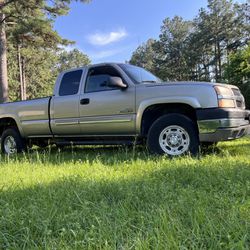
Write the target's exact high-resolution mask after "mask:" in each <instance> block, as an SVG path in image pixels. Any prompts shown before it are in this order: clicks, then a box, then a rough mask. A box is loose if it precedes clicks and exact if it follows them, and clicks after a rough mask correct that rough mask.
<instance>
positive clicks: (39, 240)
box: [0, 138, 250, 250]
mask: <svg viewBox="0 0 250 250" xmlns="http://www.w3.org/2000/svg"><path fill="white" fill-rule="evenodd" d="M0 162H1V166H0V249H152V250H154V249H249V246H250V138H245V139H242V140H238V141H234V142H226V143H220V144H219V145H218V147H217V148H215V149H211V150H210V152H208V153H206V154H203V155H202V156H201V158H200V159H194V158H190V157H182V158H175V159H172V160H171V159H168V158H166V157H155V156H150V155H149V154H148V153H147V152H146V151H145V150H144V148H141V147H138V148H136V149H135V150H134V149H129V148H121V147H85V148H80V147H78V148H73V149H71V148H68V149H65V150H63V151H61V152H60V151H57V149H56V148H51V149H47V150H39V151H36V150H34V151H32V152H30V153H29V154H26V155H21V156H18V157H14V158H8V157H4V156H1V159H0Z"/></svg>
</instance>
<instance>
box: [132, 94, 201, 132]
mask: <svg viewBox="0 0 250 250" xmlns="http://www.w3.org/2000/svg"><path fill="white" fill-rule="evenodd" d="M168 103H169V104H170V103H181V104H187V105H189V106H191V107H193V108H194V109H198V108H201V104H200V103H199V101H198V100H197V99H196V98H194V97H189V96H186V97H185V96H171V97H167V98H166V97H160V98H151V99H148V100H145V101H143V102H141V103H140V105H139V107H138V110H137V114H136V133H137V134H140V132H141V122H142V116H143V113H144V111H145V110H146V109H147V108H148V107H150V106H152V105H155V104H168Z"/></svg>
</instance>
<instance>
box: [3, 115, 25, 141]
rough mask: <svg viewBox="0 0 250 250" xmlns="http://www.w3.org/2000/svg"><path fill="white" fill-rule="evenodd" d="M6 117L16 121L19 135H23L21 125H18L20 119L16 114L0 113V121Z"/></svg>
mask: <svg viewBox="0 0 250 250" xmlns="http://www.w3.org/2000/svg"><path fill="white" fill-rule="evenodd" d="M8 118H11V119H13V120H14V121H15V122H16V125H17V128H18V130H19V132H20V134H21V136H22V137H24V132H23V129H22V126H21V125H20V120H19V118H18V117H17V116H16V115H14V114H2V115H0V122H1V119H8Z"/></svg>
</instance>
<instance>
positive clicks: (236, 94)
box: [232, 89, 241, 96]
mask: <svg viewBox="0 0 250 250" xmlns="http://www.w3.org/2000/svg"><path fill="white" fill-rule="evenodd" d="M232 91H233V93H234V95H235V96H241V93H240V90H239V89H232Z"/></svg>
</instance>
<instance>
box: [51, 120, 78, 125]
mask: <svg viewBox="0 0 250 250" xmlns="http://www.w3.org/2000/svg"><path fill="white" fill-rule="evenodd" d="M77 124H79V122H78V121H77V122H55V126H67V125H77Z"/></svg>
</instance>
